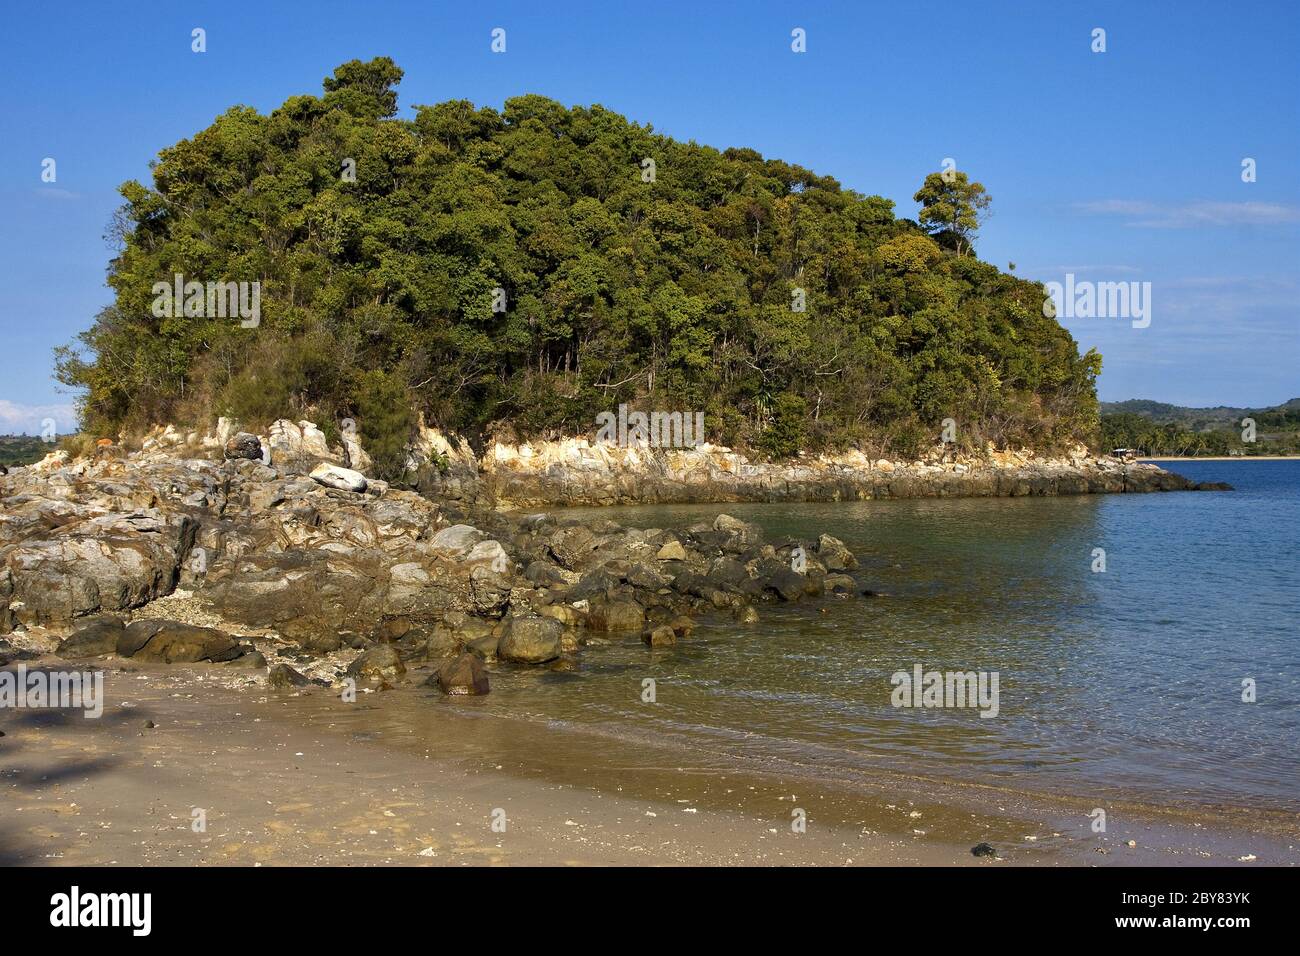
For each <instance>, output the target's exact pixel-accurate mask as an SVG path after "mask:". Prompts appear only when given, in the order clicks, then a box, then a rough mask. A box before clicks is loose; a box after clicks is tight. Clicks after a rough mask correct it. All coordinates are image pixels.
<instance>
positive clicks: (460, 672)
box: [426, 654, 489, 695]
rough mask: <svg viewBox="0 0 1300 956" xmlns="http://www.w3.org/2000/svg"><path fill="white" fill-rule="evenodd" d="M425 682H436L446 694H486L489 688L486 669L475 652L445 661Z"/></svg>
mask: <svg viewBox="0 0 1300 956" xmlns="http://www.w3.org/2000/svg"><path fill="white" fill-rule="evenodd" d="M426 683H431V684H435V683H436V684H437V685H438V687H439V688H441V690H442V692H443V693H444V694H448V695H462V694H467V695H477V694H486V693H487V692H488V690H489V687H488V675H487V669H486V668H485V667H484V666H483V662H482V661H481V660H480V659H479V658H478V656H477V655H475V654H461V655H460V656H459V657H455V658H453V659H451V660H449V661H447V662H446V663H445V664H443V665H442V666H441V667H439V668H438V672H437V673H436V674H434V675H432V676H431V677H430V678H429V680H428V681H427V682H426Z"/></svg>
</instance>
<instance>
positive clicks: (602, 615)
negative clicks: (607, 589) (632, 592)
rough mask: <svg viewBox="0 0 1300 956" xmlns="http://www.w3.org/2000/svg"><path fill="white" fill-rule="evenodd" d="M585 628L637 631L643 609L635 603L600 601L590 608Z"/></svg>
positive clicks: (640, 623)
mask: <svg viewBox="0 0 1300 956" xmlns="http://www.w3.org/2000/svg"><path fill="white" fill-rule="evenodd" d="M587 627H589V628H590V629H591V630H593V631H639V630H641V629H642V628H643V627H645V609H644V608H643V607H641V605H640V604H638V603H637V602H636V601H600V602H598V603H595V604H593V605H592V606H591V612H590V613H589V614H588V615H587Z"/></svg>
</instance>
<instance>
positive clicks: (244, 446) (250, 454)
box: [225, 432, 262, 461]
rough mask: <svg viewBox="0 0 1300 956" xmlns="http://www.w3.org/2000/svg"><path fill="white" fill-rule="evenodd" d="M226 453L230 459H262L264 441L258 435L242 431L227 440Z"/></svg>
mask: <svg viewBox="0 0 1300 956" xmlns="http://www.w3.org/2000/svg"><path fill="white" fill-rule="evenodd" d="M225 455H226V459H227V460H228V461H234V460H239V459H246V460H248V461H261V460H262V442H261V440H260V439H259V438H258V437H257V436H256V435H252V434H249V433H248V432H240V433H239V434H238V435H235V436H233V437H232V438H230V440H228V441H227V442H226V451H225Z"/></svg>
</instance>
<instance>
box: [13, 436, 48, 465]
mask: <svg viewBox="0 0 1300 956" xmlns="http://www.w3.org/2000/svg"><path fill="white" fill-rule="evenodd" d="M55 447H56V446H55V445H53V444H51V443H50V442H47V441H45V440H44V439H42V438H39V437H37V436H35V435H0V465H4V466H5V467H12V466H14V465H30V464H32V463H33V462H37V461H40V460H41V459H42V458H44V457H45V456H46V455H47V454H48V453H49V452H50V451H51V450H52V449H54V448H55Z"/></svg>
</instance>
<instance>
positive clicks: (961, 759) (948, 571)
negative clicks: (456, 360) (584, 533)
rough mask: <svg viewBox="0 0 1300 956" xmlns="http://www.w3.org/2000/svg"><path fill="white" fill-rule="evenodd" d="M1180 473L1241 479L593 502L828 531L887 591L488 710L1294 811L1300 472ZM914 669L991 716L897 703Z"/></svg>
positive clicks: (539, 676)
mask: <svg viewBox="0 0 1300 956" xmlns="http://www.w3.org/2000/svg"><path fill="white" fill-rule="evenodd" d="M1171 467H1172V468H1173V469H1174V470H1176V471H1179V472H1181V473H1183V474H1185V475H1187V476H1188V477H1191V478H1195V479H1198V480H1205V481H1228V482H1230V483H1232V484H1233V485H1234V486H1235V487H1236V490H1235V491H1232V492H1226V493H1169V494H1148V495H1110V496H1080V497H1068V498H1038V499H994V500H988V499H971V500H916V501H885V502H863V503H853V504H808V505H794V506H772V505H766V506H764V505H726V506H705V507H696V506H671V507H637V508H620V509H602V512H601V513H602V514H604V515H606V516H608V517H612V518H614V519H615V520H618V521H621V522H623V523H625V524H630V525H637V526H642V527H652V526H653V527H665V526H671V525H684V524H686V523H689V522H692V521H694V520H698V519H700V518H711V517H712V516H713V515H715V514H717V513H719V512H722V511H726V512H728V513H730V514H734V515H737V516H739V517H743V518H745V519H747V520H751V521H755V522H757V523H758V524H760V525H761V526H763V528H764V529H765V530H766V531H767V533H768V535H769V538H770V539H774V538H779V537H781V536H784V535H795V536H801V537H815V536H816V535H817V534H818V533H819V532H821V531H828V532H830V533H832V534H834V535H836V536H838V537H840V538H841V539H843V540H844V541H845V542H846V543H847V544H848V545H849V546H850V547H851V548H852V549H853V550H854V552H855V553H856V554H858V556H859V559H860V560H861V562H862V569H861V570H860V571H858V572H857V576H858V578H859V580H860V581H861V582H862V583H863V584H864V585H865V586H867V587H870V588H873V589H876V590H879V591H883V592H886V594H887V595H888V596H886V597H881V598H878V599H859V600H853V601H830V602H826V603H827V604H828V605H829V613H824V614H823V613H821V612H820V610H819V607H816V606H809V607H803V606H800V607H775V606H767V607H764V608H761V609H760V611H761V613H762V621H761V623H760V624H759V625H758V626H756V627H750V628H740V627H737V626H735V625H732V624H730V623H729V622H727V621H719V622H715V623H713V624H709V625H706V626H704V627H702V628H701V629H700V630H699V631H697V632H696V635H695V636H694V637H693V638H692V639H691V640H690V641H689V642H685V643H682V644H679V645H678V646H677V647H675V648H670V649H664V650H656V651H650V650H648V649H646V648H645V647H643V646H642V645H641V644H640V643H639V642H636V641H634V640H629V641H627V642H621V643H618V644H615V645H614V646H611V647H605V648H591V649H588V650H587V651H585V652H584V653H583V655H582V657H581V664H580V665H579V667H578V669H577V670H575V671H572V672H568V673H514V674H503V675H501V678H500V679H498V678H497V677H494V678H493V680H494V684H493V694H492V695H491V696H490V697H489V698H487V699H486V700H485V703H487V705H488V706H489V707H490V709H492V710H494V711H499V712H501V713H502V714H507V713H510V714H514V715H518V714H519V713H520V712H521V711H527V712H529V713H530V714H532V715H533V716H535V717H537V718H542V719H545V720H555V721H562V722H565V723H578V724H581V725H585V726H586V727H588V728H589V729H592V730H597V731H599V732H604V733H608V734H611V735H615V736H625V737H626V736H631V737H642V738H646V739H654V740H656V741H658V742H661V743H662V742H669V743H672V744H675V745H680V746H681V747H682V748H684V749H685V750H688V751H694V752H695V753H696V754H698V755H699V758H700V760H701V761H704V762H706V763H707V762H708V760H710V759H712V758H716V757H721V756H726V757H728V758H730V759H734V760H743V761H748V762H751V763H755V764H762V763H763V762H764V761H779V762H781V763H782V764H795V765H798V766H800V767H803V768H805V769H807V770H808V771H809V772H812V773H823V774H828V775H835V776H844V775H849V776H851V775H852V774H853V773H854V772H860V771H868V770H872V769H890V770H898V771H904V772H913V773H922V774H927V775H935V776H940V777H943V778H945V779H954V780H957V779H960V780H972V781H988V782H996V783H998V784H1001V785H1010V786H1012V787H1022V788H1024V789H1027V790H1051V791H1057V792H1067V793H1071V794H1077V795H1094V794H1095V795H1097V796H1099V797H1100V796H1109V797H1115V796H1128V797H1131V798H1137V799H1143V800H1147V801H1153V802H1159V803H1169V804H1179V805H1187V804H1191V805H1205V804H1227V805H1232V806H1247V807H1267V808H1276V809H1287V810H1297V809H1300V798H1298V797H1297V794H1298V793H1300V758H1298V753H1300V748H1298V746H1297V745H1298V744H1300V548H1297V537H1298V532H1297V528H1300V463H1298V462H1293V461H1285V462H1269V461H1261V462H1198V463H1186V464H1184V463H1177V464H1175V465H1171ZM1094 548H1104V549H1105V551H1106V562H1107V570H1106V571H1105V573H1094V572H1093V571H1092V570H1091V565H1092V563H1093V557H1092V551H1093V549H1094ZM916 663H920V664H922V665H924V666H925V668H926V669H939V670H962V671H966V670H986V671H997V672H998V673H999V675H1000V692H1001V695H1000V696H1001V700H1000V705H1001V712H1000V714H999V716H998V717H996V718H993V719H982V718H980V717H979V715H978V713H977V711H974V710H955V709H943V710H916V709H912V710H903V709H896V708H894V707H892V706H891V704H890V694H891V691H892V690H893V688H892V686H891V684H890V681H889V678H890V675H891V674H892V673H894V672H895V671H897V670H909V671H910V670H911V668H912V666H913V665H914V664H916ZM645 677H653V678H655V679H656V680H657V698H658V700H657V703H655V704H653V705H651V704H646V703H644V702H642V700H641V696H640V695H641V681H642V679H643V678H645ZM1244 678H1253V679H1254V680H1255V682H1256V685H1257V695H1258V701H1257V702H1256V703H1244V702H1243V701H1242V699H1241V695H1242V680H1243V679H1244Z"/></svg>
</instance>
